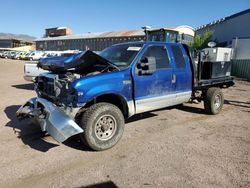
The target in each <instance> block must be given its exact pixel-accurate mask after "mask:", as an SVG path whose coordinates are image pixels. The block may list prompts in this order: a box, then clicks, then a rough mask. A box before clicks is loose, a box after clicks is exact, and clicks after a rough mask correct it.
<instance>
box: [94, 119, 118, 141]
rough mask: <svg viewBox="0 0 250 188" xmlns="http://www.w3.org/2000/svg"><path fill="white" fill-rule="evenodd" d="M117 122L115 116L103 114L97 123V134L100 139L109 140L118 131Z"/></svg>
mask: <svg viewBox="0 0 250 188" xmlns="http://www.w3.org/2000/svg"><path fill="white" fill-rule="evenodd" d="M116 129H117V123H116V120H115V118H114V116H112V115H110V114H108V115H107V114H106V115H103V116H101V117H100V118H99V119H98V120H97V122H96V125H95V135H96V137H97V138H98V139H99V140H109V139H110V138H112V137H113V136H114V134H115V132H116Z"/></svg>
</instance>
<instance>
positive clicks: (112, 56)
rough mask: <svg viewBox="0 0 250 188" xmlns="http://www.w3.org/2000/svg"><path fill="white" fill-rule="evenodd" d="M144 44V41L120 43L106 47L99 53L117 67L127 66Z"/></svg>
mask: <svg viewBox="0 0 250 188" xmlns="http://www.w3.org/2000/svg"><path fill="white" fill-rule="evenodd" d="M142 45H143V43H131V44H119V45H115V46H111V47H109V48H106V49H105V50H103V51H102V52H101V53H100V54H99V55H100V56H102V57H103V58H105V59H107V60H109V61H110V62H111V63H112V64H114V65H116V66H117V67H127V66H129V65H130V64H131V63H132V61H133V60H134V58H135V57H136V55H137V54H138V52H139V51H140V50H141V47H142Z"/></svg>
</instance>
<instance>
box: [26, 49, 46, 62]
mask: <svg viewBox="0 0 250 188" xmlns="http://www.w3.org/2000/svg"><path fill="white" fill-rule="evenodd" d="M43 54H44V52H43V51H33V52H31V53H30V54H29V56H28V60H30V61H37V60H39V59H40V58H42V56H43Z"/></svg>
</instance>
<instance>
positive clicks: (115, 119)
mask: <svg viewBox="0 0 250 188" xmlns="http://www.w3.org/2000/svg"><path fill="white" fill-rule="evenodd" d="M81 127H82V128H83V131H84V132H83V133H82V134H80V137H81V140H82V141H83V142H84V144H86V145H87V146H88V147H90V148H91V149H93V150H96V151H102V150H106V149H109V148H111V147H113V146H114V145H116V144H117V143H118V141H119V140H120V139H121V137H122V134H123V131H124V116H123V114H122V112H121V110H120V109H119V108H118V107H116V106H115V105H113V104H110V103H105V102H102V103H97V104H94V105H92V106H90V107H89V108H88V109H87V110H86V111H85V112H84V114H83V116H82V120H81Z"/></svg>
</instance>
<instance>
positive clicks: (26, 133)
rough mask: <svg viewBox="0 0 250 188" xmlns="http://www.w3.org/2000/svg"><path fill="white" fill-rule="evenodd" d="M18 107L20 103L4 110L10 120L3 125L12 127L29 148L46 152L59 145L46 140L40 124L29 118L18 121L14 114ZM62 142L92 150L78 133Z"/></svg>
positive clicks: (81, 148)
mask: <svg viewBox="0 0 250 188" xmlns="http://www.w3.org/2000/svg"><path fill="white" fill-rule="evenodd" d="M19 107H20V105H13V106H9V107H7V108H5V110H4V112H5V114H6V116H7V117H8V118H9V120H10V121H9V122H8V123H7V124H6V125H5V126H7V127H11V128H13V133H14V134H15V135H17V138H20V139H21V140H22V142H23V143H24V144H25V145H28V146H29V147H30V148H32V149H35V150H38V151H41V152H46V151H48V150H49V149H51V148H53V147H56V146H59V145H58V144H53V143H50V142H48V141H46V140H45V139H44V138H45V137H46V136H48V135H46V134H45V133H43V132H42V131H41V129H40V126H39V125H37V124H35V123H34V122H33V121H32V120H31V119H24V120H21V121H19V120H18V119H17V117H16V114H15V113H16V111H17V110H18V109H19ZM63 144H64V145H66V146H68V147H71V148H73V149H77V150H82V151H92V150H90V149H89V148H88V147H86V146H85V145H84V144H83V143H82V141H81V140H80V138H79V135H75V136H72V137H71V138H69V139H67V140H66V141H65V142H63Z"/></svg>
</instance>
